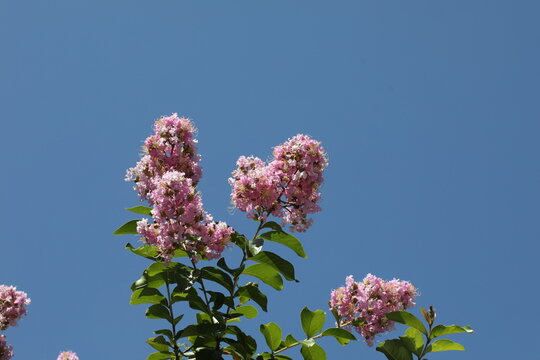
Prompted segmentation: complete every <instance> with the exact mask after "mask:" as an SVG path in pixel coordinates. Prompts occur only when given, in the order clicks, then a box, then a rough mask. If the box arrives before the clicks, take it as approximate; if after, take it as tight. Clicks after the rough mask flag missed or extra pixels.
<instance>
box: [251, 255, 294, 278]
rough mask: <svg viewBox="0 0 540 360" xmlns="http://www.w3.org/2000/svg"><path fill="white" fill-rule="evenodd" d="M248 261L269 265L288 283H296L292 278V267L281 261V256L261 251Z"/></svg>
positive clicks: (285, 261) (288, 263)
mask: <svg viewBox="0 0 540 360" xmlns="http://www.w3.org/2000/svg"><path fill="white" fill-rule="evenodd" d="M249 259H250V260H253V261H256V262H258V263H261V264H266V265H270V266H271V267H273V268H274V269H276V270H277V271H279V272H280V273H281V274H282V275H283V276H284V277H285V279H287V280H289V281H293V280H294V281H297V282H298V280H296V279H295V277H294V266H293V265H292V264H291V263H290V262H288V261H287V260H285V259H283V258H282V257H281V256H279V255H277V254H274V253H273V252H270V251H261V252H259V253H258V254H257V255H255V256H253V257H250V258H249Z"/></svg>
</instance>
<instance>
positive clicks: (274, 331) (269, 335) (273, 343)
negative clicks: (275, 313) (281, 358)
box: [260, 322, 282, 351]
mask: <svg viewBox="0 0 540 360" xmlns="http://www.w3.org/2000/svg"><path fill="white" fill-rule="evenodd" d="M260 330H261V333H262V334H263V335H264V338H265V340H266V344H267V345H268V347H269V348H270V350H272V351H273V350H276V349H277V348H278V347H279V345H280V344H281V336H282V334H281V328H280V327H279V326H278V325H277V324H276V323H273V322H271V323H269V324H266V325H261V327H260Z"/></svg>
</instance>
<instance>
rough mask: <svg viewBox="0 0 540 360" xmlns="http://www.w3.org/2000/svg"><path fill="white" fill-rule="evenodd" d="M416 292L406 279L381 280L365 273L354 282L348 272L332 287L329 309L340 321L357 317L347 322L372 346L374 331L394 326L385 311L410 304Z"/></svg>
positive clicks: (380, 331)
mask: <svg viewBox="0 0 540 360" xmlns="http://www.w3.org/2000/svg"><path fill="white" fill-rule="evenodd" d="M417 294H418V292H417V290H416V288H415V287H414V286H413V285H412V284H411V283H410V282H408V281H400V280H397V279H393V280H390V281H385V280H382V279H380V278H378V277H376V276H375V275H371V274H368V275H367V276H366V277H365V278H364V280H363V281H361V282H355V281H354V279H353V277H352V276H348V277H347V279H346V285H345V286H343V287H340V288H338V289H337V290H333V291H332V293H331V296H330V309H331V310H335V311H336V312H337V314H338V315H339V317H340V320H341V321H340V324H341V325H342V324H345V323H348V324H351V323H353V322H354V321H355V320H360V323H359V325H358V326H354V324H352V325H348V326H349V327H351V328H354V329H355V330H356V331H357V332H358V333H359V334H360V335H361V336H362V337H363V338H364V339H366V342H367V344H368V345H369V346H372V345H373V339H374V338H375V336H376V335H377V334H381V333H384V332H387V331H389V330H392V329H394V322H393V321H390V320H388V319H387V318H386V314H388V313H390V312H392V311H399V310H405V309H407V308H410V307H411V306H414V305H415V304H414V299H415V298H416V296H417ZM362 321H363V323H362Z"/></svg>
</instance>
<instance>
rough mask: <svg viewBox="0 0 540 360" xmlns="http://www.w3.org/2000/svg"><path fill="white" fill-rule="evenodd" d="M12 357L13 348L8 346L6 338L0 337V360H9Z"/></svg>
mask: <svg viewBox="0 0 540 360" xmlns="http://www.w3.org/2000/svg"><path fill="white" fill-rule="evenodd" d="M12 357H13V346H11V345H8V344H7V342H6V337H5V336H4V335H0V360H9V359H11V358H12Z"/></svg>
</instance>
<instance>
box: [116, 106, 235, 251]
mask: <svg viewBox="0 0 540 360" xmlns="http://www.w3.org/2000/svg"><path fill="white" fill-rule="evenodd" d="M196 143H197V140H196V139H195V127H194V126H193V124H192V122H191V121H190V120H188V119H186V118H179V117H178V115H177V114H173V115H171V116H165V117H162V118H160V119H159V120H157V121H156V123H155V125H154V135H152V136H150V137H148V138H147V139H146V140H145V146H144V147H143V150H144V151H145V153H146V154H145V155H144V156H143V157H142V158H141V160H140V161H139V162H138V163H137V165H136V166H135V167H134V168H131V169H129V170H128V172H127V176H126V180H127V181H131V180H133V181H134V182H135V190H137V192H138V193H139V195H140V197H141V199H142V200H147V201H148V203H149V204H150V205H151V206H152V208H153V209H152V217H153V220H154V221H153V223H149V222H148V220H147V219H143V220H141V221H139V222H138V224H137V232H138V233H139V234H141V235H142V240H143V241H144V242H146V243H148V244H151V245H155V246H156V247H157V248H158V249H159V251H160V254H161V255H162V257H163V259H164V260H165V261H169V260H170V258H171V256H172V254H173V253H174V251H175V250H176V249H182V250H185V251H188V252H189V253H190V254H191V255H192V258H193V259H197V258H198V257H205V258H207V259H215V258H219V257H220V256H221V253H222V252H223V250H224V249H225V247H226V245H227V244H228V243H229V241H230V237H231V235H232V233H233V232H234V230H233V229H232V228H230V227H229V226H227V224H225V223H224V222H214V221H213V219H212V216H211V215H210V214H208V213H206V212H205V211H204V209H203V205H202V200H201V196H200V193H199V192H198V191H197V190H196V188H195V186H196V185H197V183H198V181H199V180H200V178H201V176H202V171H201V167H200V166H199V164H198V162H199V161H200V156H199V155H198V154H197V147H196Z"/></svg>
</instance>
